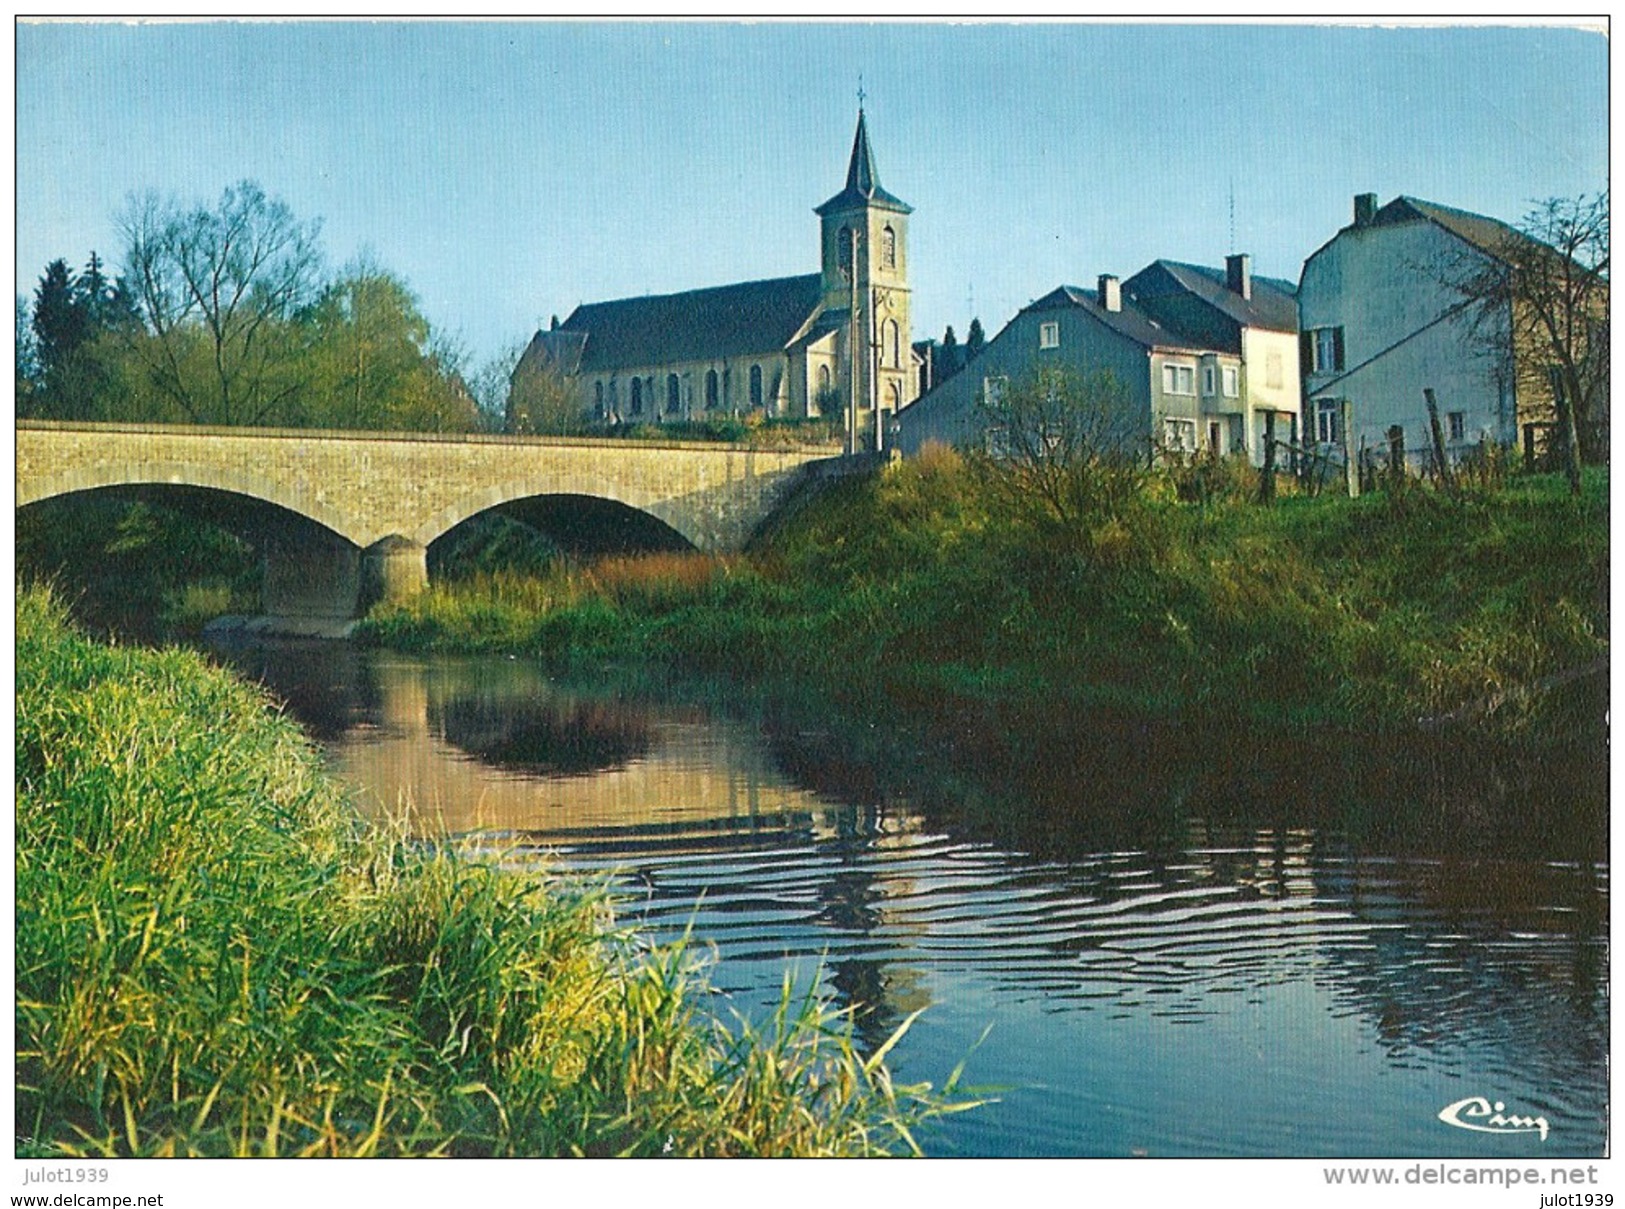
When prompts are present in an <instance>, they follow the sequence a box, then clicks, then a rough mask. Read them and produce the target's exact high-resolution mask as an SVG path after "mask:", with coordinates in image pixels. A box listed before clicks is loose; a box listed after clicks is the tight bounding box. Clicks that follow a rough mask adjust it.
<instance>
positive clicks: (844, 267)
mask: <svg viewBox="0 0 1625 1209" xmlns="http://www.w3.org/2000/svg"><path fill="white" fill-rule="evenodd" d="M835 263H836V264H837V265H839V266H840V269H841V272H843V273H850V272H851V271H852V228H851V227H842V228H841V229H840V231H839V233H838V234H837V235H836V236H835Z"/></svg>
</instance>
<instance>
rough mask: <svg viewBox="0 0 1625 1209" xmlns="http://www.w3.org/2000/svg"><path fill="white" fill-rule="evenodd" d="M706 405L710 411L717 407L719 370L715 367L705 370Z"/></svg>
mask: <svg viewBox="0 0 1625 1209" xmlns="http://www.w3.org/2000/svg"><path fill="white" fill-rule="evenodd" d="M705 406H706V408H707V409H708V410H710V411H715V410H716V408H717V371H716V370H714V369H708V370H706V371H705Z"/></svg>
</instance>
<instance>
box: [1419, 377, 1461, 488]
mask: <svg viewBox="0 0 1625 1209" xmlns="http://www.w3.org/2000/svg"><path fill="white" fill-rule="evenodd" d="M1422 398H1424V399H1425V400H1427V405H1428V428H1429V429H1430V430H1431V431H1432V433H1433V463H1434V465H1435V466H1437V467H1438V468H1439V482H1440V483H1441V484H1442V485H1443V486H1444V489H1445V490H1446V491H1448V492H1450V494H1452V495H1454V494H1455V492H1456V476H1455V475H1453V474H1451V473H1450V459H1449V458H1448V457H1447V456H1446V455H1445V452H1444V430H1443V429H1441V428H1440V427H1439V402H1438V400H1437V399H1435V398H1434V397H1433V388H1432V387H1431V386H1424V387H1423V388H1422Z"/></svg>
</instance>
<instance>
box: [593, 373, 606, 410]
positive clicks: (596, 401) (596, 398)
mask: <svg viewBox="0 0 1625 1209" xmlns="http://www.w3.org/2000/svg"><path fill="white" fill-rule="evenodd" d="M593 412H594V414H595V415H597V416H598V417H599V418H600V419H602V418H603V415H604V384H603V383H602V382H594V383H593Z"/></svg>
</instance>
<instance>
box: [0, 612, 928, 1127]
mask: <svg viewBox="0 0 1625 1209" xmlns="http://www.w3.org/2000/svg"><path fill="white" fill-rule="evenodd" d="M16 759H17V773H16V776H17V808H16V841H17V847H16V851H17V858H16V894H17V904H18V905H17V940H16V969H17V976H16V986H17V1007H16V1012H17V1016H16V1030H17V1058H16V1062H17V1071H16V1084H17V1090H16V1109H17V1111H16V1121H17V1134H18V1138H17V1148H18V1152H19V1153H20V1154H24V1155H50V1154H69V1153H77V1154H103V1155H129V1154H140V1155H158V1154H202V1155H222V1154H255V1155H270V1154H284V1155H286V1154H382V1155H392V1154H434V1153H445V1154H499V1155H500V1154H514V1155H554V1154H572V1153H585V1154H618V1153H632V1154H656V1153H661V1152H672V1153H678V1154H867V1153H873V1152H877V1151H884V1150H891V1149H907V1148H908V1147H909V1146H910V1141H909V1138H910V1135H909V1133H908V1126H909V1122H910V1121H913V1120H917V1119H918V1118H919V1117H921V1116H922V1115H929V1114H930V1113H931V1112H932V1111H935V1109H936V1107H938V1106H939V1105H940V1103H941V1102H940V1101H939V1100H938V1099H936V1098H935V1097H933V1096H932V1095H931V1094H930V1093H929V1092H928V1091H926V1090H925V1089H921V1088H900V1087H894V1086H893V1085H892V1084H891V1082H890V1080H889V1078H888V1076H887V1074H886V1072H885V1069H884V1067H883V1065H882V1064H881V1063H880V1062H879V1061H878V1059H875V1058H871V1059H865V1058H863V1057H862V1056H860V1055H859V1054H857V1053H855V1052H854V1051H853V1049H852V1047H851V1044H850V1042H849V1041H848V1040H847V1037H846V1034H845V1033H844V1032H843V1031H842V1029H840V1028H838V1027H836V1022H833V1021H832V1020H830V1019H829V1018H827V1017H826V1016H825V1015H824V1014H823V1013H822V1010H821V1009H820V1008H819V1006H818V1005H816V1004H810V1003H787V1004H786V1005H785V1007H784V1010H783V1011H782V1012H781V1013H780V1015H779V1016H778V1017H776V1018H774V1019H772V1020H769V1021H766V1022H758V1023H757V1024H756V1025H755V1026H753V1027H751V1028H747V1029H744V1030H743V1032H742V1033H741V1031H740V1029H739V1028H737V1027H736V1028H734V1030H733V1031H729V1030H728V1029H725V1028H724V1027H723V1026H722V1025H721V1024H719V1023H716V1022H715V1021H713V1020H711V1019H710V1018H708V1017H707V1016H705V1015H703V1014H702V1013H701V1012H700V1011H699V1010H698V1009H697V1008H696V1003H697V1002H698V1001H699V1000H700V998H702V996H703V987H702V986H701V985H700V984H699V983H698V982H697V981H696V980H697V977H698V976H697V975H696V974H695V973H694V972H693V971H692V969H691V967H690V963H689V961H688V960H687V959H686V958H685V957H684V955H683V954H682V953H680V952H665V951H660V952H647V951H639V950H638V949H637V948H636V947H635V946H634V945H633V943H632V942H631V939H630V938H627V937H617V936H616V935H614V934H613V933H612V932H611V931H609V930H608V929H609V926H610V925H609V922H608V916H607V908H606V904H605V902H604V900H603V899H602V898H601V897H599V896H595V895H593V894H590V893H586V892H584V891H581V890H579V889H571V888H570V887H568V886H561V885H559V884H556V883H552V882H549V881H548V880H546V879H544V878H543V877H542V876H541V875H539V874H533V873H528V872H518V871H513V870H504V869H500V868H498V867H497V866H496V865H495V864H494V863H493V862H492V861H491V860H489V859H480V854H478V853H472V852H464V853H439V852H433V851H424V850H422V849H420V848H417V847H414V846H411V845H408V844H406V843H404V842H403V841H402V840H400V839H399V838H398V837H392V836H389V835H385V834H379V833H377V832H373V831H367V830H364V829H363V828H362V827H361V825H360V824H359V823H358V822H357V819H356V816H355V815H354V814H353V813H352V812H351V811H350V810H349V808H348V807H347V805H346V804H345V802H344V801H343V799H342V796H341V793H340V791H339V790H338V789H337V788H335V786H334V784H333V783H332V782H331V781H329V780H328V779H327V778H326V777H325V776H324V775H323V774H322V772H321V770H320V768H319V766H318V763H317V760H316V757H315V755H314V753H313V752H312V750H311V749H310V748H309V747H308V746H307V745H306V744H305V743H304V741H303V740H302V738H301V737H300V736H299V734H298V732H297V730H296V729H295V728H294V727H293V725H292V724H291V723H289V722H287V721H286V720H284V719H282V718H280V717H277V716H275V715H274V714H272V713H271V712H270V711H269V710H268V709H267V708H266V702H265V700H264V699H263V698H262V697H261V696H260V695H259V693H258V692H257V691H255V690H253V689H251V688H249V687H247V686H245V685H244V684H242V683H241V682H239V681H236V680H235V679H233V678H232V677H230V676H228V675H226V674H224V673H222V672H220V671H218V670H216V669H213V668H211V667H209V666H208V665H207V664H206V663H205V662H204V661H203V660H201V659H200V658H198V657H197V656H194V655H191V654H188V653H184V652H177V651H166V652H159V653H154V652H150V651H139V650H124V649H115V648H110V647H106V646H102V645H98V644H96V643H93V642H91V641H89V640H87V639H85V638H84V637H82V636H81V635H79V634H77V633H76V632H74V631H72V630H71V629H70V628H69V627H68V626H67V624H66V623H65V621H64V619H63V616H62V612H61V609H60V608H59V606H58V605H57V604H55V603H54V602H53V601H52V600H51V599H50V598H49V596H47V595H46V594H44V593H42V592H37V591H30V592H24V593H23V594H21V595H20V597H19V602H18V607H17V729H16Z"/></svg>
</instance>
